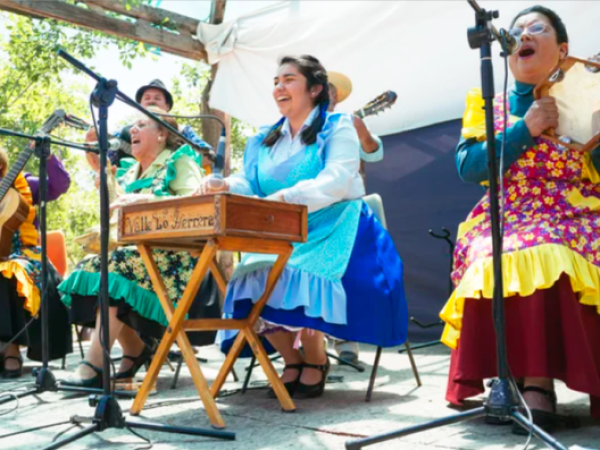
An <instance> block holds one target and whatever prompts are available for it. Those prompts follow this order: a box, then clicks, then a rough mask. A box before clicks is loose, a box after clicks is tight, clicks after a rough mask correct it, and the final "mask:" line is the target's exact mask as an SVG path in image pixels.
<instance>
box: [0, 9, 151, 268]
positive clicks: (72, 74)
mask: <svg viewBox="0 0 600 450" xmlns="http://www.w3.org/2000/svg"><path fill="white" fill-rule="evenodd" d="M0 26H3V29H4V31H3V32H2V33H1V34H0V127H2V128H6V129H11V130H16V131H20V132H23V133H28V134H31V133H34V132H35V131H36V130H38V129H39V128H40V127H41V125H42V124H43V123H44V121H45V120H46V119H47V118H48V117H49V116H50V115H51V114H52V112H53V111H55V110H57V109H64V110H65V111H67V112H68V113H70V114H74V115H75V116H78V117H81V118H86V119H87V118H89V116H90V113H89V105H88V96H89V89H84V88H83V83H82V82H83V80H84V79H85V80H86V81H87V79H86V76H84V75H80V74H77V73H76V71H75V69H74V68H72V67H71V66H70V65H68V64H67V63H66V62H65V61H64V60H63V59H62V58H59V57H58V56H57V51H58V49H59V48H63V49H64V50H65V51H67V52H69V53H70V54H72V55H73V56H75V57H76V58H84V59H87V58H91V57H93V56H94V54H95V52H96V51H97V50H98V49H99V48H102V47H106V46H108V45H110V44H114V45H116V46H117V48H118V49H119V53H120V59H121V62H122V63H123V64H124V65H126V66H127V65H130V61H131V60H132V59H134V58H135V57H137V56H140V55H143V54H145V49H144V48H143V47H140V46H138V43H137V42H131V41H126V40H120V39H116V38H112V37H108V36H106V35H103V34H101V33H98V32H87V31H82V30H80V29H75V28H72V27H70V26H67V25H63V24H59V23H58V22H56V21H53V20H43V21H39V20H36V19H30V18H26V17H22V16H17V15H12V14H8V13H4V12H0ZM53 135H55V136H59V137H62V138H65V139H72V140H78V141H81V138H82V134H81V131H77V132H75V131H74V130H72V129H69V128H67V127H64V126H63V127H60V128H58V129H57V130H55V131H54V132H53ZM0 145H1V146H2V147H3V148H5V149H6V150H7V151H8V153H9V159H10V160H11V161H14V159H15V158H16V157H17V155H18V154H19V152H20V151H21V150H22V149H23V147H24V146H25V145H26V142H25V141H24V140H23V139H18V138H5V137H2V138H0ZM52 151H53V153H55V154H59V155H60V157H61V159H62V160H63V163H64V165H65V167H66V168H67V170H68V172H69V173H70V175H71V179H72V182H71V187H70V189H69V191H68V192H67V193H66V194H65V195H63V196H61V197H60V198H59V199H58V200H57V201H54V202H51V203H49V204H48V228H49V229H50V230H62V231H63V232H64V233H65V235H66V238H67V239H66V240H67V252H68V255H69V261H70V263H75V262H77V261H78V260H79V259H80V258H81V256H82V251H81V249H80V248H79V245H77V244H74V243H73V242H72V239H73V237H75V236H78V235H81V234H83V233H84V231H85V230H86V229H87V228H89V227H90V226H92V225H95V224H97V223H98V215H99V214H98V211H99V206H98V195H97V194H96V192H95V188H94V186H93V180H92V176H91V172H90V170H89V168H88V166H87V164H86V163H85V160H84V158H82V157H81V153H80V152H79V151H78V150H68V149H60V148H58V147H57V146H53V148H52ZM26 171H29V172H31V173H33V174H37V171H38V162H37V160H36V158H32V160H31V161H30V162H29V164H28V165H27V167H26Z"/></svg>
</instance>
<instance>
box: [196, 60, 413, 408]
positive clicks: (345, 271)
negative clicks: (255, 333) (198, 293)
mask: <svg viewBox="0 0 600 450" xmlns="http://www.w3.org/2000/svg"><path fill="white" fill-rule="evenodd" d="M274 81H275V83H274V89H273V97H274V99H275V102H276V103H277V106H278V107H279V110H280V112H281V114H282V115H283V117H282V118H281V120H280V121H279V122H277V124H275V125H274V126H271V127H267V128H264V129H261V130H260V131H259V133H258V134H257V135H256V136H254V137H252V138H250V139H249V140H248V144H247V146H246V150H245V154H244V171H243V174H236V175H233V176H231V177H228V178H226V179H224V180H223V179H219V178H214V177H213V178H211V177H208V178H206V179H204V180H202V182H201V183H202V184H201V186H200V188H199V190H198V193H199V194H205V193H216V192H222V191H230V192H233V193H236V194H242V195H252V196H258V197H261V198H266V199H268V200H275V201H280V202H287V203H296V204H303V205H307V206H308V212H309V215H308V240H307V242H306V243H303V244H297V245H295V246H294V252H293V253H292V256H291V257H290V259H289V261H288V264H287V266H286V269H285V270H284V272H283V274H282V275H281V278H280V280H279V282H278V283H277V286H276V287H275V290H274V292H273V294H272V296H271V298H270V299H269V302H268V304H267V306H266V307H265V308H264V310H263V312H262V314H261V319H260V321H259V322H260V323H259V332H261V333H262V334H264V335H265V337H266V338H267V339H268V341H269V342H270V343H271V345H272V346H273V347H274V348H275V349H276V350H277V351H278V352H279V353H280V354H281V355H282V356H283V359H284V360H285V368H284V371H283V375H282V376H281V379H282V381H283V382H284V384H285V386H286V388H287V389H288V391H289V392H290V395H293V396H294V397H295V398H300V397H303V398H308V397H318V396H320V395H322V393H323V390H324V386H325V380H326V377H327V372H328V370H329V360H328V359H327V355H326V353H325V346H324V342H325V341H324V335H325V334H327V335H330V336H332V337H335V338H338V339H343V340H348V341H356V342H363V343H368V344H372V345H379V346H383V347H391V346H396V345H400V344H402V343H403V342H404V341H405V340H406V331H407V306H406V299H405V296H404V287H403V283H402V261H401V260H400V257H399V256H398V252H397V251H396V248H395V246H394V243H393V242H392V239H391V238H390V236H389V234H388V233H387V231H386V230H385V229H384V228H383V227H382V226H381V224H380V223H379V221H378V220H377V218H376V217H375V215H374V214H373V212H372V211H371V209H370V208H369V207H368V206H367V205H366V204H365V203H364V202H363V201H362V199H361V198H362V196H363V195H364V193H365V191H364V185H363V182H362V179H361V177H360V175H359V172H358V171H359V166H360V154H359V149H360V145H359V141H358V136H357V134H356V130H355V128H354V127H353V125H352V120H351V116H350V115H348V114H339V113H328V112H327V106H328V104H329V88H328V80H327V72H326V71H325V69H324V68H323V66H322V65H321V63H320V62H319V61H318V60H317V59H316V58H314V57H312V56H308V55H303V56H300V57H284V58H282V59H281V61H280V64H279V69H278V71H277V75H276V76H275V80H274ZM275 259H276V257H275V256H271V255H257V254H246V255H244V257H243V258H242V261H241V262H240V264H239V265H238V266H237V267H236V270H235V272H234V274H233V277H232V279H231V281H230V282H229V285H228V289H227V295H226V299H225V306H224V313H225V314H227V315H229V316H233V317H245V316H246V315H247V314H248V312H249V310H250V309H251V307H252V304H253V303H254V302H256V301H257V300H258V299H259V298H260V296H261V294H262V293H263V290H264V287H265V284H266V279H267V274H268V272H269V270H270V268H271V267H272V265H273V263H274V261H275ZM234 333H235V331H225V332H222V333H221V336H220V337H221V342H222V343H223V346H224V347H225V348H227V344H228V343H231V340H232V339H233V337H234ZM298 344H301V345H302V349H303V352H300V350H299V345H298ZM270 395H271V396H273V397H274V393H273V391H270Z"/></svg>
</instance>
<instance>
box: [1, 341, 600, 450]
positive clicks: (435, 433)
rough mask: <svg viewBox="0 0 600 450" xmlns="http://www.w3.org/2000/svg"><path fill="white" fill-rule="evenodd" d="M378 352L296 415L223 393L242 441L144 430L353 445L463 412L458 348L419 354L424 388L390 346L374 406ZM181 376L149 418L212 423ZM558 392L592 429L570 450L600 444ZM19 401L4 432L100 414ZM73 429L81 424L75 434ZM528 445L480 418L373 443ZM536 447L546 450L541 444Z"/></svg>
mask: <svg viewBox="0 0 600 450" xmlns="http://www.w3.org/2000/svg"><path fill="white" fill-rule="evenodd" d="M202 355H203V356H204V357H206V358H208V359H209V363H208V364H205V365H203V367H204V372H205V375H206V377H207V378H208V379H209V381H210V380H212V379H214V377H215V376H216V373H217V370H218V368H219V365H220V362H221V361H222V359H223V358H222V356H221V355H220V354H219V353H218V352H217V351H216V349H214V348H206V349H202ZM373 358H374V349H373V348H372V347H368V346H364V347H363V348H362V353H361V359H362V360H363V361H365V362H366V364H365V365H366V367H367V370H366V371H365V372H364V373H362V374H361V373H357V372H355V371H354V370H352V369H349V368H347V367H340V366H337V365H333V366H332V372H331V375H337V376H342V377H343V381H341V382H337V383H331V384H328V386H327V390H326V393H325V395H324V397H322V398H321V399H317V400H315V399H313V400H298V401H297V402H296V404H297V411H296V412H295V413H283V412H282V411H281V409H280V408H279V406H278V403H277V401H276V400H270V399H267V398H266V396H265V392H264V390H252V391H249V392H247V393H246V394H245V395H240V394H234V395H230V396H226V397H222V398H221V399H219V401H218V404H219V408H220V410H221V412H222V414H223V416H224V419H225V421H226V423H227V430H229V431H233V432H235V433H236V434H237V437H236V440H235V441H232V442H225V441H218V440H215V439H208V438H203V437H192V436H182V435H173V434H164V433H155V432H147V431H140V433H141V434H143V435H144V436H146V437H148V438H150V439H151V440H152V443H153V447H152V448H153V449H154V450H174V449H198V450H204V449H206V450H208V449H210V450H212V449H216V450H234V449H235V450H238V449H239V450H242V449H243V450H253V449H262V450H267V449H269V450H271V449H278V450H279V449H281V450H295V449H343V448H344V444H345V442H346V441H347V440H349V439H353V438H358V437H363V436H370V435H373V434H379V433H385V432H390V431H393V430H396V429H399V428H402V427H405V426H410V425H415V424H420V423H424V422H427V421H429V420H432V419H435V418H439V417H444V416H447V415H449V414H453V413H454V412H455V411H454V410H452V409H450V408H448V406H447V404H446V402H445V401H444V390H445V384H446V376H447V373H448V363H449V353H448V351H447V350H446V349H445V348H443V347H434V348H431V349H425V350H420V351H418V352H417V353H416V359H417V364H418V366H419V371H420V373H421V378H422V381H423V386H422V387H420V388H417V387H416V383H415V380H414V378H413V375H412V371H411V369H410V364H409V362H408V358H407V357H406V356H405V355H399V354H398V353H396V351H395V350H393V349H392V350H387V351H386V352H385V353H384V354H383V356H382V360H381V366H380V370H379V376H378V378H377V383H376V390H375V393H374V395H373V399H372V401H371V403H365V401H364V394H365V390H366V388H367V383H368V378H369V372H370V369H371V366H370V364H371V362H372V361H373ZM79 359H80V356H79V355H78V354H73V355H71V356H70V358H69V359H68V368H73V367H75V366H76V364H77V363H78V361H79ZM246 364H247V360H243V361H242V363H238V364H237V366H236V369H237V372H238V374H240V375H241V374H243V373H244V367H245V366H246ZM277 367H280V366H277ZM55 373H56V375H57V376H59V377H60V376H61V375H64V372H62V371H60V370H56V371H55ZM172 376H173V374H172V372H171V371H170V370H169V369H168V368H167V367H165V368H164V369H163V371H162V373H161V378H160V380H159V384H158V390H159V393H158V394H157V395H155V396H153V397H151V399H150V400H149V401H148V403H147V405H146V407H145V409H144V411H143V417H145V418H147V419H150V420H153V421H156V422H161V423H163V424H171V425H181V426H190V427H203V428H208V429H210V426H209V424H208V420H207V419H206V415H205V414H204V411H203V408H202V405H201V403H200V401H199V400H198V397H197V394H196V391H195V389H194V387H193V385H192V383H191V379H190V377H189V373H188V372H187V369H184V370H182V375H181V381H180V383H179V386H178V388H177V389H176V390H169V384H170V382H171V379H172ZM29 380H30V378H29V377H24V379H23V380H22V381H21V382H19V383H2V384H0V389H2V390H3V391H7V390H11V389H12V390H20V389H24V388H25V387H26V386H27V383H28V382H29ZM253 380H254V382H255V387H256V384H258V383H260V382H261V380H264V376H263V374H262V371H261V370H260V369H257V370H255V373H254V374H253ZM239 386H240V384H239V383H233V382H229V383H228V384H227V385H226V386H225V389H228V390H234V389H236V388H238V387H239ZM558 395H559V402H560V408H561V411H562V412H565V413H569V414H572V415H575V416H579V417H581V418H582V419H583V426H582V428H580V429H578V430H564V431H561V432H558V433H556V435H555V436H556V437H557V438H558V439H560V440H561V441H562V442H563V443H564V445H565V446H566V447H568V448H572V449H575V448H577V446H581V447H587V448H600V427H598V426H597V425H598V424H597V423H594V422H593V421H592V420H591V419H589V417H588V406H589V403H588V398H587V396H584V395H581V394H579V393H576V392H572V391H569V390H567V389H566V388H565V387H564V386H563V385H562V384H559V386H558ZM480 400H481V399H479V401H474V402H473V405H474V406H477V405H480V403H481V402H480ZM120 404H121V406H122V408H123V409H124V410H127V409H128V407H129V405H130V404H131V400H122V401H121V402H120ZM14 407H15V402H12V403H9V404H5V405H1V406H0V414H1V416H0V435H5V434H8V433H14V432H17V431H21V430H25V429H27V428H29V427H34V426H41V425H46V424H52V423H57V422H62V421H67V420H68V419H69V417H70V416H72V415H74V414H78V415H88V416H89V415H90V414H91V413H92V412H93V409H92V408H90V407H89V406H88V404H87V400H86V398H85V397H73V396H71V395H69V394H66V393H44V394H42V395H41V396H39V397H33V396H32V397H28V398H25V399H22V400H21V401H20V402H19V404H18V408H17V409H16V410H13V408H14ZM11 410H12V411H11ZM67 428H69V425H64V424H63V425H60V426H56V427H53V428H46V429H42V430H38V431H35V432H32V433H28V434H20V435H16V436H12V437H8V438H3V439H1V440H0V449H9V448H10V449H19V450H31V449H38V448H43V447H44V446H45V445H48V444H49V443H50V442H51V441H52V440H53V439H54V437H55V436H56V435H57V433H59V432H61V431H64V430H67ZM73 431H75V429H71V430H70V431H68V433H69V432H73ZM68 433H67V434H68ZM524 444H525V439H524V438H522V437H518V436H514V435H512V434H511V433H510V427H502V426H489V425H485V424H484V423H483V421H482V420H475V421H472V422H464V423H461V424H457V425H453V426H447V427H443V428H438V429H434V430H430V431H427V432H425V433H421V434H417V435H412V436H409V437H405V438H403V439H401V440H394V441H391V442H388V443H383V444H377V445H373V446H370V447H366V448H369V449H371V448H372V449H374V450H375V449H381V450H383V449H400V450H403V449H411V450H423V449H436V450H445V449H453V450H458V449H461V450H462V449H464V450H471V449H487V450H492V449H494V450H495V449H519V448H523V446H524ZM67 448H70V449H109V448H114V449H121V448H123V449H142V448H147V447H145V446H144V442H143V441H141V440H140V439H139V438H137V437H135V436H133V435H132V434H130V433H129V432H127V431H126V430H108V431H105V432H103V433H100V434H96V435H91V436H88V437H86V438H84V439H82V440H80V441H77V442H75V443H72V444H70V445H69V446H68V447H67ZM529 448H533V449H542V448H545V447H544V445H542V444H541V443H539V442H538V441H536V440H534V441H533V443H532V445H531V446H530V447H529Z"/></svg>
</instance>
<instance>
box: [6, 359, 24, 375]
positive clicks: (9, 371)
mask: <svg viewBox="0 0 600 450" xmlns="http://www.w3.org/2000/svg"><path fill="white" fill-rule="evenodd" d="M9 359H13V360H15V361H18V362H19V368H17V369H7V368H6V367H4V363H6V361H8V360H9ZM4 363H3V364H2V367H4V371H3V372H2V378H19V377H20V376H21V375H23V358H21V357H19V356H4Z"/></svg>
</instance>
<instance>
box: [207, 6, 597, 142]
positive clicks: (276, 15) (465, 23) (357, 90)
mask: <svg viewBox="0 0 600 450" xmlns="http://www.w3.org/2000/svg"><path fill="white" fill-rule="evenodd" d="M540 3H542V4H543V5H545V6H548V7H550V8H552V9H553V10H555V11H556V12H557V13H558V14H559V15H560V16H561V17H562V19H563V20H564V22H565V24H566V26H567V31H568V32H569V39H570V54H571V55H573V56H579V57H585V58H587V57H589V56H591V55H592V54H595V53H597V52H599V51H600V27H599V26H598V24H599V23H600V1H552V2H548V1H546V2H540ZM534 4H535V3H534V2H532V1H511V2H507V1H498V0H497V1H481V2H480V5H481V6H482V7H484V8H487V9H497V10H499V11H500V19H498V20H496V21H495V22H494V24H495V26H496V28H500V27H505V28H508V25H509V24H510V20H511V19H512V18H513V16H514V15H515V14H516V13H518V12H519V11H521V10H522V9H524V8H526V7H529V6H532V5H534ZM474 21H475V19H474V12H473V10H472V9H471V7H470V6H469V5H468V4H467V2H466V1H458V0H453V1H416V0H415V1H322V0H321V1H299V0H292V1H283V2H278V3H275V4H274V5H273V6H270V7H268V8H265V9H262V10H260V11H257V12H254V13H252V14H249V15H246V16H242V17H240V18H238V19H237V20H235V21H233V22H227V23H223V24H221V25H209V24H200V27H199V29H198V38H199V39H200V41H202V42H203V43H204V44H205V45H206V47H207V50H208V54H209V60H210V62H211V63H216V62H218V63H219V70H218V73H217V77H216V80H215V83H214V85H213V87H212V90H211V106H212V107H213V108H216V109H219V110H221V111H224V112H227V113H229V114H231V115H232V116H234V117H236V118H238V119H241V120H243V121H245V122H248V123H250V124H252V125H254V126H259V125H265V124H270V123H274V122H276V121H277V120H278V118H279V114H278V111H277V108H276V106H275V102H274V101H273V100H272V96H271V93H272V88H273V77H274V76H275V73H276V69H277V59H278V58H279V57H281V56H283V55H287V54H292V55H293V54H302V53H308V54H312V55H314V56H316V57H317V58H319V59H320V60H321V62H322V63H323V64H324V66H325V68H326V69H327V70H334V71H337V72H342V73H344V74H346V75H348V76H349V77H350V79H351V80H352V83H353V86H354V89H353V92H352V95H351V96H350V97H349V98H348V100H346V101H345V102H344V103H343V104H341V105H340V107H339V108H338V110H342V111H353V110H356V109H358V108H360V107H361V106H363V105H364V104H365V103H367V102H368V101H370V100H371V99H373V98H374V97H376V96H377V95H379V94H381V93H382V92H383V91H386V90H388V89H390V90H393V91H395V92H396V93H397V94H398V102H397V103H396V106H394V108H393V109H392V110H390V111H387V112H386V113H384V114H381V115H380V116H378V117H374V118H370V119H368V120H369V126H370V128H371V129H372V131H373V132H375V133H378V134H380V135H387V134H393V133H398V132H401V131H406V130H410V129H413V128H419V127H423V126H427V125H431V124H434V123H439V122H443V121H446V120H450V119H456V118H458V117H460V116H461V115H462V113H463V109H464V101H465V97H466V93H467V91H468V90H469V89H470V88H472V87H476V86H479V85H480V78H479V77H480V75H479V51H478V50H471V49H470V47H469V45H468V43H467V35H466V32H467V31H466V30H467V28H468V27H471V26H473V25H474ZM499 53H500V46H499V44H498V43H494V45H493V55H494V67H495V77H496V78H495V82H496V89H497V90H499V89H500V88H501V85H502V80H503V74H504V67H503V64H502V60H501V58H500V57H499V56H498V55H499Z"/></svg>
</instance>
